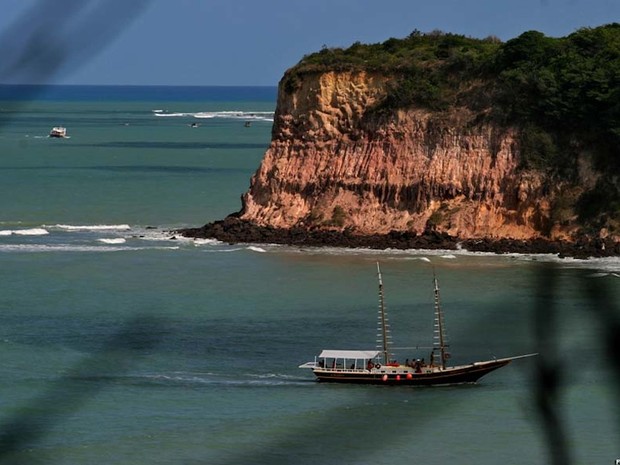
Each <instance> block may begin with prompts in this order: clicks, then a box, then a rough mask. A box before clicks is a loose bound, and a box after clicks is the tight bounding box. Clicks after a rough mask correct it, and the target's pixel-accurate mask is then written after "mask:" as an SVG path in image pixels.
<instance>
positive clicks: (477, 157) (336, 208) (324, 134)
mask: <svg viewBox="0 0 620 465" xmlns="http://www.w3.org/2000/svg"><path fill="white" fill-rule="evenodd" d="M291 81H292V79H291V78H290V76H285V78H284V79H283V80H282V82H281V85H280V88H279V94H278V102H277V109H276V116H275V122H274V128H273V135H272V142H271V145H270V146H269V149H268V150H267V152H266V154H265V156H264V159H263V161H262V163H261V165H260V167H259V169H258V170H257V172H256V173H255V174H254V176H253V177H252V181H251V185H250V188H249V190H248V192H247V193H245V194H244V196H243V206H242V210H241V212H240V217H241V219H242V220H246V221H248V222H251V223H253V224H256V225H258V226H269V227H274V228H284V229H288V228H298V227H302V228H307V229H335V230H347V232H348V233H352V234H355V235H370V234H385V233H388V232H390V231H407V232H412V233H416V234H420V233H422V232H424V231H429V230H435V231H439V232H445V233H448V234H449V235H451V236H455V237H458V238H461V239H471V238H511V239H534V238H538V237H550V238H562V237H568V234H569V233H571V230H572V229H573V228H574V226H572V225H571V223H570V221H568V222H565V224H564V225H562V226H560V225H559V224H555V225H554V224H552V223H553V222H552V218H551V217H552V215H551V204H552V198H551V196H550V194H551V191H552V190H551V189H550V187H549V186H548V185H547V184H548V181H547V180H546V179H545V177H544V176H543V175H542V174H541V173H538V172H535V171H524V170H520V169H519V144H518V137H517V133H516V131H515V130H513V129H510V128H500V127H499V126H495V125H493V124H490V123H485V122H477V118H476V116H477V115H475V114H474V113H473V112H471V111H470V110H468V109H466V108H453V109H451V110H449V111H444V112H431V111H428V110H424V109H420V108H415V107H412V108H409V109H406V110H402V109H401V110H393V111H385V110H383V111H381V110H380V109H379V108H380V107H379V105H378V104H379V103H380V102H381V101H382V99H383V98H384V97H385V96H386V94H387V91H388V86H389V85H390V82H391V79H390V77H389V76H387V75H385V74H381V73H371V72H364V71H350V72H344V71H341V72H338V71H329V72H322V73H321V72H316V73H306V74H303V75H301V76H296V77H295V79H294V85H292V84H291Z"/></svg>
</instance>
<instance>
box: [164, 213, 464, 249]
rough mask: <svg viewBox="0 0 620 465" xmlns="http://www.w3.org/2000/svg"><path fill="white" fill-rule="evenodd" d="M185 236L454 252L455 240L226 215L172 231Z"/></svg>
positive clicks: (437, 235)
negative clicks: (278, 224) (287, 224)
mask: <svg viewBox="0 0 620 465" xmlns="http://www.w3.org/2000/svg"><path fill="white" fill-rule="evenodd" d="M175 233H177V234H181V235H182V236H185V237H194V238H213V239H217V240H220V241H222V242H227V243H230V244H234V243H240V242H242V243H262V244H265V243H269V244H286V245H296V246H312V247H348V248H353V247H363V248H370V249H390V248H392V249H448V250H454V249H456V247H457V244H458V241H457V240H456V239H455V238H454V237H451V236H449V235H448V234H446V233H440V232H436V231H427V232H425V233H424V234H422V235H416V234H413V233H410V232H400V231H392V232H390V233H388V234H372V235H364V236H360V235H356V234H354V233H353V232H351V231H349V230H344V231H333V230H324V229H307V228H288V229H280V228H273V227H271V226H257V225H256V224H254V223H251V222H248V221H244V220H240V219H239V218H236V217H234V216H229V217H227V218H225V219H224V220H221V221H215V222H213V223H209V224H206V225H205V226H203V227H201V228H191V229H182V230H179V231H175Z"/></svg>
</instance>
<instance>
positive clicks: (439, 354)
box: [299, 263, 537, 386]
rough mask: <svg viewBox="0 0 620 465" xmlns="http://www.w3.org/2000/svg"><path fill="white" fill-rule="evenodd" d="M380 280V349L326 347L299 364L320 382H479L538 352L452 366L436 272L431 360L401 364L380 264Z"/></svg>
mask: <svg viewBox="0 0 620 465" xmlns="http://www.w3.org/2000/svg"><path fill="white" fill-rule="evenodd" d="M377 275H378V279H379V317H378V334H377V336H378V337H379V339H378V340H377V344H378V346H377V348H376V349H375V350H323V351H322V352H321V353H320V354H319V355H318V356H317V357H315V358H314V361H312V362H306V363H304V364H302V365H299V368H310V369H312V371H313V373H314V375H315V376H316V378H317V380H318V381H321V382H331V383H355V384H383V385H403V386H434V385H450V384H464V383H476V382H477V381H478V380H479V379H480V378H482V377H483V376H485V375H487V374H488V373H491V372H492V371H495V370H497V369H498V368H501V367H503V366H506V365H508V364H509V363H510V362H512V361H513V360H517V359H521V358H526V357H532V356H534V355H537V354H535V353H532V354H526V355H518V356H515V357H507V358H499V359H493V360H485V361H479V362H472V363H468V364H465V365H453V366H451V365H449V364H448V360H449V359H450V353H449V351H448V348H449V345H448V343H447V338H446V333H445V324H444V318H443V312H442V309H441V301H440V295H439V284H438V282H437V277H436V276H435V273H434V272H433V287H434V308H435V323H434V340H433V346H432V347H429V348H428V349H431V352H430V356H429V360H428V362H426V361H425V360H424V359H415V360H412V361H409V360H407V361H406V362H405V363H399V362H397V361H396V360H394V359H393V358H392V357H393V355H392V353H391V350H392V342H391V334H390V325H389V322H388V317H387V312H386V310H385V305H384V293H383V278H382V276H381V269H380V267H379V263H377Z"/></svg>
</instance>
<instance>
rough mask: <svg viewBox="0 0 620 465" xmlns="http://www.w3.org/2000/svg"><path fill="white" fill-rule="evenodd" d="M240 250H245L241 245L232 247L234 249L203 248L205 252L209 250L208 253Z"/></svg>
mask: <svg viewBox="0 0 620 465" xmlns="http://www.w3.org/2000/svg"><path fill="white" fill-rule="evenodd" d="M240 250H245V249H243V248H241V247H239V248H234V249H207V250H205V252H209V253H227V252H239V251H240Z"/></svg>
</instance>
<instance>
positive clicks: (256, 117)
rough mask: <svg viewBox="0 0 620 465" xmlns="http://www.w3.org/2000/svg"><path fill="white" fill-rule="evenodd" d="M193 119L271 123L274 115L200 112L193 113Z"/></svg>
mask: <svg viewBox="0 0 620 465" xmlns="http://www.w3.org/2000/svg"><path fill="white" fill-rule="evenodd" d="M193 117H194V118H203V119H204V118H206V119H211V118H222V119H243V120H256V121H273V117H274V113H273V112H272V111H201V112H198V113H193Z"/></svg>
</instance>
